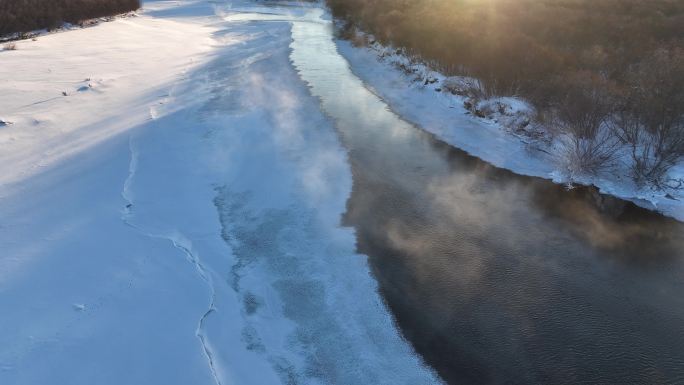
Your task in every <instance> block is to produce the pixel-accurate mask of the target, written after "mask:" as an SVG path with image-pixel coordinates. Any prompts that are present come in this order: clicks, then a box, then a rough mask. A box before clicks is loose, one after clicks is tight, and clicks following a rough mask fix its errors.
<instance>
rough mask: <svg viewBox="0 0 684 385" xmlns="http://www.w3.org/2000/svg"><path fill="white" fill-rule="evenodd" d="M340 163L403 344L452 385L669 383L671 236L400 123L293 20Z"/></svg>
mask: <svg viewBox="0 0 684 385" xmlns="http://www.w3.org/2000/svg"><path fill="white" fill-rule="evenodd" d="M293 35H294V42H293V44H292V48H293V53H292V60H293V62H294V64H295V66H296V68H297V69H298V71H299V72H300V75H301V77H302V78H303V79H304V80H305V81H306V82H307V83H308V84H309V85H310V87H311V89H312V93H313V94H314V95H316V96H318V97H319V98H320V99H321V101H322V106H323V109H324V111H325V112H326V113H327V114H328V115H329V116H330V117H331V118H333V119H334V120H335V122H336V126H337V129H338V131H339V134H340V136H341V138H342V141H343V143H344V145H345V146H346V148H347V149H348V151H349V158H350V162H351V165H352V172H353V177H354V189H353V192H352V195H351V198H350V200H349V202H348V212H347V214H346V216H345V218H344V221H345V224H347V225H350V226H353V227H354V228H356V231H357V238H358V249H359V252H361V253H364V254H367V255H368V256H369V258H370V260H369V261H370V264H371V266H372V269H373V272H374V274H375V276H376V277H377V279H378V281H379V284H380V290H381V294H382V295H383V297H384V298H385V300H386V301H387V304H388V305H389V307H390V309H391V310H392V312H393V314H394V315H395V317H396V320H397V323H398V325H399V327H400V328H401V330H402V332H403V334H404V336H405V337H406V338H407V339H408V340H409V341H410V342H411V343H412V344H413V346H414V347H415V349H416V351H417V352H418V353H420V354H421V355H422V356H423V357H424V359H425V361H426V362H427V363H428V364H429V365H431V366H433V367H434V368H435V369H436V370H437V371H438V372H439V374H440V375H441V376H442V378H444V379H445V381H447V382H448V383H451V384H470V383H496V384H503V383H510V384H523V383H524V384H534V383H540V384H565V383H567V384H571V383H573V384H574V383H597V384H637V383H638V384H659V383H684V256H683V254H684V226H683V225H682V224H681V223H678V222H676V221H674V220H670V219H667V218H664V217H662V216H660V215H657V214H654V213H651V212H649V211H646V210H643V209H640V208H637V207H636V206H634V205H633V204H631V203H626V202H623V201H620V200H617V199H613V198H610V197H606V196H601V195H599V194H597V193H596V192H594V191H593V190H592V189H588V188H580V189H575V190H573V191H565V190H564V189H563V188H562V187H560V186H557V185H554V184H552V183H551V182H548V181H545V180H541V179H537V178H530V177H522V176H517V175H514V174H512V173H510V172H507V171H504V170H500V169H497V168H494V167H492V166H490V165H488V164H487V163H484V162H482V161H480V160H477V159H475V158H473V157H470V156H468V155H466V154H465V153H463V152H462V151H459V150H457V149H454V148H453V147H450V146H448V145H446V144H445V143H443V142H441V141H439V140H437V139H435V138H434V137H433V136H432V135H430V134H427V133H425V132H424V131H421V130H420V129H417V128H415V127H413V126H411V125H409V124H407V123H406V122H404V121H402V120H401V119H399V118H398V117H397V116H396V115H395V114H393V113H392V112H390V111H389V109H388V108H387V106H386V105H385V104H384V102H382V101H381V100H380V99H379V98H378V97H376V96H375V95H373V94H372V93H371V92H369V91H368V90H367V89H366V88H364V85H363V83H362V82H361V81H360V80H359V79H358V78H357V77H355V76H354V75H353V74H352V72H351V71H350V69H349V68H348V65H347V63H346V61H345V60H344V59H343V58H342V57H341V56H340V55H339V54H338V53H337V52H336V48H335V45H334V43H333V42H332V41H331V32H330V26H329V25H326V24H317V23H306V22H302V23H298V22H295V23H293Z"/></svg>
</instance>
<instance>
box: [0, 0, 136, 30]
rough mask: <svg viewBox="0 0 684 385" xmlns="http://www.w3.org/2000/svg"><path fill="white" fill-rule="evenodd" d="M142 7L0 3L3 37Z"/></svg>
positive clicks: (74, 0) (82, 0)
mask: <svg viewBox="0 0 684 385" xmlns="http://www.w3.org/2000/svg"><path fill="white" fill-rule="evenodd" d="M138 8H140V0H0V36H2V35H7V34H11V33H23V32H29V31H33V30H37V29H48V30H50V29H55V28H57V27H59V26H61V25H62V24H64V23H71V24H79V23H82V22H84V21H86V20H88V19H93V18H97V17H103V16H113V15H117V14H121V13H125V12H129V11H134V10H136V9H138Z"/></svg>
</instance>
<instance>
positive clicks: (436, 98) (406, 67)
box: [336, 33, 684, 221]
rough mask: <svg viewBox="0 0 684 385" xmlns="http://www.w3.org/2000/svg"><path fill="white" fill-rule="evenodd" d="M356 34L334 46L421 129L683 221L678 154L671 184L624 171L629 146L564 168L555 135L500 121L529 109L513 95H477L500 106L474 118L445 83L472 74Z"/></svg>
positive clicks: (683, 163)
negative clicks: (602, 164)
mask: <svg viewBox="0 0 684 385" xmlns="http://www.w3.org/2000/svg"><path fill="white" fill-rule="evenodd" d="M359 39H360V40H362V41H368V40H370V41H371V43H370V44H366V45H360V46H355V45H354V44H353V43H352V42H350V41H349V40H343V39H338V40H336V42H337V47H338V50H339V52H340V54H341V55H342V56H344V57H345V58H346V59H347V60H348V61H349V63H350V65H351V68H352V70H353V71H354V73H355V74H356V75H357V76H358V77H359V78H361V79H362V80H363V81H364V82H365V83H366V85H367V86H368V87H369V88H371V89H372V90H373V92H375V93H376V94H377V95H378V96H380V97H381V98H382V99H383V100H384V101H385V102H386V103H387V104H388V105H389V106H390V107H391V108H392V109H393V110H394V112H396V113H397V114H398V115H400V116H401V117H402V118H404V119H406V120H408V121H409V122H411V123H414V124H416V125H417V126H418V127H420V128H421V129H424V130H426V131H428V132H431V133H433V134H435V135H436V136H437V137H438V138H440V139H441V140H443V141H445V142H446V143H449V144H451V145H453V146H454V147H457V148H459V149H462V150H464V151H466V152H467V153H469V154H470V155H473V156H476V157H478V158H480V159H482V160H484V161H486V162H488V163H490V164H492V165H494V166H497V167H500V168H505V169H507V170H510V171H513V172H515V173H517V174H521V175H529V176H535V177H540V178H545V179H550V180H553V181H554V182H556V183H560V184H566V185H568V186H571V185H572V184H573V183H577V184H582V185H593V186H596V187H597V188H598V189H599V190H600V191H601V192H602V193H604V194H608V195H612V196H615V197H618V198H621V199H624V200H629V201H632V202H634V203H636V204H637V205H639V206H641V207H644V208H647V209H650V210H655V211H658V212H660V213H662V214H665V215H667V216H670V217H673V218H675V219H678V220H680V221H684V188H683V187H684V186H683V185H682V183H683V182H684V160H680V162H679V163H678V164H676V165H675V166H674V167H673V168H672V169H671V170H670V171H669V173H668V178H669V180H670V181H671V184H674V186H671V187H673V188H667V187H666V188H659V189H656V188H653V187H652V186H641V187H640V186H637V185H636V184H635V183H634V182H633V181H632V179H631V177H630V171H629V159H627V158H629V155H628V154H624V156H621V157H619V159H617V161H616V162H614V165H613V166H612V167H609V168H606V169H605V170H602V171H600V172H599V173H597V174H596V175H587V174H576V173H573V172H569V171H568V170H567V167H566V166H565V165H564V162H563V159H562V153H563V150H562V143H561V141H560V140H558V139H548V140H543V141H542V140H536V139H535V137H536V136H539V134H542V135H543V130H539V131H537V132H525V133H523V134H520V133H516V132H515V130H513V129H510V128H509V127H506V123H516V119H520V118H521V117H522V118H525V117H526V115H529V114H531V113H532V110H533V107H531V106H530V105H529V104H528V103H526V102H525V101H523V100H521V99H518V98H512V97H500V98H492V99H489V100H484V101H482V102H481V103H488V104H490V106H482V107H483V108H487V107H490V108H491V107H492V106H494V107H495V108H494V110H495V111H496V110H498V109H502V110H505V111H504V112H503V113H499V112H496V113H494V114H493V116H492V117H488V118H479V117H477V116H474V115H473V114H471V113H470V111H468V110H467V109H466V108H465V107H464V101H465V100H466V99H465V98H464V97H462V96H459V95H452V94H451V93H450V92H448V91H447V88H449V85H448V83H449V82H453V81H461V82H469V81H477V80H476V79H471V78H457V77H453V78H449V77H446V76H444V75H442V74H440V73H439V72H436V71H433V70H431V69H430V68H429V67H428V66H427V65H425V64H423V63H420V62H416V61H414V60H410V59H409V58H408V57H407V56H406V55H405V54H404V53H403V52H402V51H401V50H397V49H395V48H393V47H388V46H383V45H381V44H380V43H378V42H377V41H375V40H374V39H372V37H370V35H364V34H362V33H359ZM530 129H532V130H534V127H533V125H529V126H528V127H527V130H526V131H529V130H530Z"/></svg>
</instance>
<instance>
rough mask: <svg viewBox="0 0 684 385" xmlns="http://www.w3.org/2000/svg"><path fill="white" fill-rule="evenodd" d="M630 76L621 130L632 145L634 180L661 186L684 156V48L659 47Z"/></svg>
mask: <svg viewBox="0 0 684 385" xmlns="http://www.w3.org/2000/svg"><path fill="white" fill-rule="evenodd" d="M628 79H629V84H630V88H629V94H628V95H627V98H626V101H625V102H624V103H623V109H622V110H623V111H622V112H621V113H620V114H619V116H618V118H617V122H618V127H619V130H618V132H619V133H620V135H621V139H622V140H623V141H624V142H626V143H629V144H630V146H631V154H632V161H633V164H632V174H633V177H634V180H635V181H636V182H637V183H639V184H644V183H652V184H655V185H657V186H660V185H661V184H662V182H663V178H664V177H665V176H666V174H667V172H668V171H669V169H670V168H672V166H673V165H674V164H675V163H677V161H679V159H680V158H681V157H682V156H684V51H683V50H682V49H680V48H673V49H658V50H657V51H656V52H654V53H653V54H652V55H650V57H648V58H647V59H645V60H644V61H643V62H641V63H640V64H639V65H637V66H635V67H634V68H633V69H632V70H631V71H630V73H629V74H628Z"/></svg>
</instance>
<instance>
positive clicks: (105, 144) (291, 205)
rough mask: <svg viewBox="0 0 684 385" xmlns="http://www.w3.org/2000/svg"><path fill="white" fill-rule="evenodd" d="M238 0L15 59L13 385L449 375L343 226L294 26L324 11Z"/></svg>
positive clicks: (397, 379)
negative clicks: (423, 350) (405, 330)
mask: <svg viewBox="0 0 684 385" xmlns="http://www.w3.org/2000/svg"><path fill="white" fill-rule="evenodd" d="M241 9H242V10H245V11H249V12H252V13H256V14H258V13H260V12H263V11H265V10H264V9H263V8H262V6H260V5H255V4H253V3H247V2H246V3H245V4H244V7H240V4H237V3H233V4H232V8H228V7H226V8H222V7H221V5H218V4H215V3H213V2H209V1H199V0H198V1H184V2H177V1H168V2H167V1H151V2H148V3H146V7H145V9H144V10H143V12H142V13H141V15H140V16H139V17H135V18H128V19H120V20H116V21H113V22H111V23H104V24H101V25H99V26H95V27H92V28H88V29H83V30H74V31H68V32H65V33H57V34H51V35H47V36H42V37H40V38H38V40H37V41H21V42H18V47H17V48H18V49H17V50H16V51H9V52H0V79H3V80H2V81H0V117H1V118H2V119H3V120H5V121H7V122H11V124H7V125H4V126H1V127H0V145H1V146H2V152H0V164H2V173H0V218H2V219H1V222H0V246H1V247H2V249H3V254H2V256H0V314H2V316H0V329H1V330H3V333H2V334H1V335H0V383H3V384H5V383H7V384H15V383H16V384H44V383H65V384H66V383H69V384H93V383H97V384H204V383H206V384H233V383H235V384H271V383H298V384H322V383H374V384H402V383H405V384H429V383H437V382H438V380H437V379H436V377H435V375H434V374H433V373H432V371H431V370H429V369H427V368H425V367H424V366H423V364H422V362H421V360H420V359H419V358H418V357H417V356H416V355H415V354H414V353H413V350H412V349H411V347H410V346H409V345H408V343H407V342H406V341H404V340H403V339H402V338H401V337H400V335H399V332H398V331H397V329H396V327H395V326H394V323H393V320H392V317H391V316H390V314H389V312H388V311H387V309H386V307H385V305H384V303H383V302H382V300H381V298H380V296H379V294H378V293H377V290H376V282H375V281H374V279H373V278H372V276H371V275H370V272H369V269H368V266H367V262H366V257H365V256H363V255H358V254H356V253H355V237H354V233H353V231H352V230H351V229H349V228H342V227H340V225H339V222H340V216H341V214H342V213H343V212H344V210H345V202H346V200H347V197H348V195H349V192H350V189H351V174H350V171H349V166H348V164H347V161H346V154H345V152H344V150H343V149H342V147H341V146H340V144H339V141H338V138H337V136H336V134H335V131H334V129H333V125H332V123H331V122H330V121H328V120H327V119H326V118H325V117H324V116H323V114H322V113H321V112H320V110H319V103H318V101H317V100H316V99H315V98H313V97H312V96H311V95H310V94H309V92H308V89H307V88H306V86H305V85H304V84H303V83H302V81H301V80H300V79H299V77H298V75H297V73H296V72H295V71H294V69H293V68H292V66H291V63H290V59H289V53H290V48H289V45H290V42H291V31H290V24H289V22H287V21H279V20H281V19H282V20H290V19H292V18H298V17H303V18H307V20H309V21H316V22H319V21H320V16H321V14H322V12H321V10H320V9H316V8H315V6H311V5H308V6H303V7H270V8H269V9H268V10H267V11H268V13H269V14H270V15H271V17H270V19H269V21H250V20H251V17H237V18H235V17H233V18H231V17H230V15H231V14H233V13H235V12H240V10H241ZM217 14H219V15H221V16H222V17H225V19H224V18H220V17H217V16H216V15H217ZM280 14H283V15H284V14H287V16H286V17H282V18H280V17H278V16H277V15H280ZM273 15H276V16H273ZM226 20H227V21H226Z"/></svg>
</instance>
